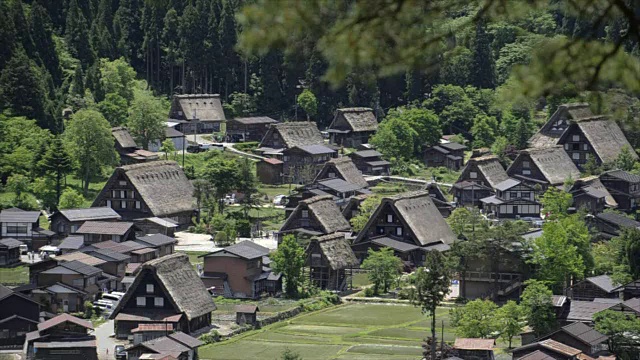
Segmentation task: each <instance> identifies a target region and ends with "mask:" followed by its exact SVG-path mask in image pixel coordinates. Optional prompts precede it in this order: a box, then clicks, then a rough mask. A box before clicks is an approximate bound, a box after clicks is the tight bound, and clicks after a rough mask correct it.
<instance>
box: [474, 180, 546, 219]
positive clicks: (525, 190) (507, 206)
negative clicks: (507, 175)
mask: <svg viewBox="0 0 640 360" xmlns="http://www.w3.org/2000/svg"><path fill="white" fill-rule="evenodd" d="M495 191H496V194H495V195H492V196H489V197H486V198H483V199H480V202H481V203H482V209H483V210H484V211H485V213H487V214H491V215H493V216H495V217H496V218H497V219H519V218H523V217H533V218H539V217H540V209H541V208H542V204H540V203H539V202H538V201H537V200H536V192H535V189H534V188H533V187H531V186H529V185H527V184H525V183H524V182H522V181H520V180H516V179H508V180H505V181H503V182H501V183H499V184H497V185H496V187H495Z"/></svg>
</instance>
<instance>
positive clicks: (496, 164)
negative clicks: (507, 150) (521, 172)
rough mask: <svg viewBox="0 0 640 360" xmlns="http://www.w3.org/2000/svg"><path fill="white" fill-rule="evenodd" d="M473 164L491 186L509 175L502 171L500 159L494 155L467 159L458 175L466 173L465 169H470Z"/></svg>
mask: <svg viewBox="0 0 640 360" xmlns="http://www.w3.org/2000/svg"><path fill="white" fill-rule="evenodd" d="M474 165H475V166H476V167H477V168H478V171H479V172H481V173H482V175H483V176H484V177H485V178H486V179H487V182H488V183H489V186H490V187H491V188H495V186H496V185H497V184H499V183H501V182H503V181H505V180H507V179H509V175H507V172H506V171H504V168H503V167H502V164H500V160H499V159H498V157H497V156H495V155H486V156H480V157H477V158H471V159H469V161H468V162H467V165H466V166H465V168H464V169H463V170H462V174H461V175H460V176H461V177H462V175H463V174H465V173H466V171H467V169H471V168H472V166H474ZM459 181H461V179H458V182H459Z"/></svg>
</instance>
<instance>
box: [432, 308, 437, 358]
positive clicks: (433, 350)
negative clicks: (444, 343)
mask: <svg viewBox="0 0 640 360" xmlns="http://www.w3.org/2000/svg"><path fill="white" fill-rule="evenodd" d="M431 360H436V308H435V307H434V308H433V309H431Z"/></svg>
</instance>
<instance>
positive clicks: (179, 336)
mask: <svg viewBox="0 0 640 360" xmlns="http://www.w3.org/2000/svg"><path fill="white" fill-rule="evenodd" d="M168 336H169V337H170V338H171V339H173V340H175V341H177V342H179V343H181V344H183V345H186V346H187V347H190V348H192V349H195V348H197V347H199V346H202V345H204V343H203V342H202V341H200V340H198V339H196V338H194V337H191V336H189V335H187V334H185V333H183V332H182V331H176V332H174V333H173V334H169V335H168Z"/></svg>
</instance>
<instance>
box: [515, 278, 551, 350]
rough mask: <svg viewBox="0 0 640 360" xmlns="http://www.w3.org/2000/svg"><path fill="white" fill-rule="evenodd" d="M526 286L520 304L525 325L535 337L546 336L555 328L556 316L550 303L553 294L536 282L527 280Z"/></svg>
mask: <svg viewBox="0 0 640 360" xmlns="http://www.w3.org/2000/svg"><path fill="white" fill-rule="evenodd" d="M526 285H527V287H526V289H525V290H524V292H523V293H522V301H521V303H520V304H521V306H522V310H523V312H524V316H525V318H526V319H527V324H528V325H529V326H530V327H531V328H532V329H533V331H534V333H535V335H536V337H539V336H542V335H545V334H548V333H550V332H551V331H553V329H554V328H555V327H556V315H555V311H554V310H553V304H552V302H551V298H552V296H553V293H552V292H551V290H549V288H548V287H547V286H545V285H544V283H542V282H540V281H537V280H529V281H527V283H526Z"/></svg>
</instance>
